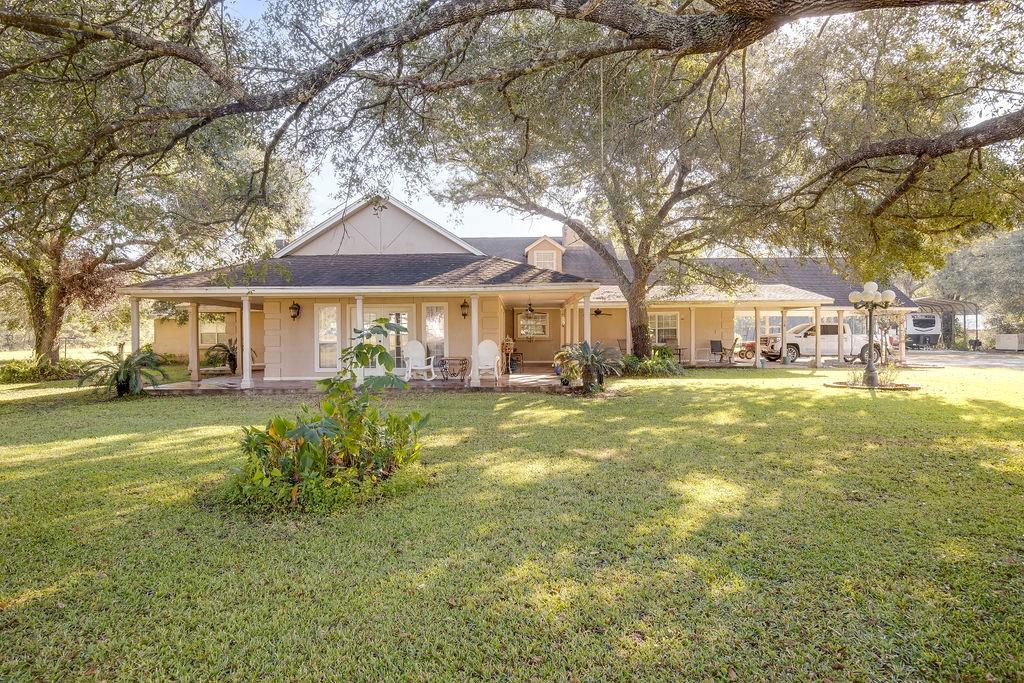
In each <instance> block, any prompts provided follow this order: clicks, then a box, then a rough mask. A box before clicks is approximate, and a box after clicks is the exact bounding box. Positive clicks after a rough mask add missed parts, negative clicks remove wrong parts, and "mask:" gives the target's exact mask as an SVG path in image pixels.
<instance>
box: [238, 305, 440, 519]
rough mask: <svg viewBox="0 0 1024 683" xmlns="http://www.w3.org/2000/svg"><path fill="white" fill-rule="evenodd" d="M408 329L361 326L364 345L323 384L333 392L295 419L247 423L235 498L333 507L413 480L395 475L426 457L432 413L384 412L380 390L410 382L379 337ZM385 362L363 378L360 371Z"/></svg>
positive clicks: (258, 505) (270, 506) (346, 355)
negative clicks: (423, 442)
mask: <svg viewBox="0 0 1024 683" xmlns="http://www.w3.org/2000/svg"><path fill="white" fill-rule="evenodd" d="M404 331H405V328H404V327H402V326H400V325H397V324H395V323H392V322H389V321H388V320H387V319H386V318H385V319H380V320H377V321H375V322H374V324H373V325H372V326H370V327H368V328H367V329H365V330H356V340H357V343H356V344H354V345H353V346H350V347H347V348H345V349H343V350H342V352H341V354H340V355H341V360H342V366H343V367H344V369H343V370H341V371H339V373H338V374H337V375H336V376H335V377H332V378H331V379H327V380H324V381H322V382H321V385H322V386H323V387H324V388H325V389H326V396H325V397H324V398H323V399H321V400H320V402H319V404H318V406H317V407H316V409H312V408H310V407H308V406H303V408H302V413H301V414H300V415H299V416H298V417H296V418H295V419H294V420H292V419H288V418H285V417H280V416H275V417H273V418H271V419H270V421H269V422H268V423H267V425H266V427H247V428H246V429H245V430H244V435H243V437H242V451H243V452H244V453H245V455H246V462H245V465H244V466H243V467H242V469H241V470H239V471H238V472H237V474H236V476H234V477H233V478H232V479H231V480H230V481H229V482H228V485H227V487H226V489H225V493H224V497H225V500H226V501H228V502H229V503H233V504H238V505H244V506H247V507H250V508H254V509H257V510H285V509H298V510H306V511H312V510H332V509H337V508H340V507H345V506H347V505H349V504H351V503H353V502H358V501H360V500H365V499H368V498H372V497H377V496H381V495H386V494H387V493H389V492H394V491H397V490H399V489H400V488H402V487H403V486H404V485H406V484H410V483H412V480H411V478H406V479H404V480H399V479H398V478H397V477H394V475H395V474H397V473H398V472H399V470H400V469H402V468H403V467H405V466H407V465H409V464H411V463H414V462H416V461H417V460H418V459H419V453H420V441H419V432H420V429H421V428H422V426H423V424H424V422H425V421H426V417H425V416H423V415H421V414H420V413H418V412H415V411H413V412H410V413H408V414H406V415H400V414H398V413H384V412H382V411H381V410H380V408H379V407H378V405H377V404H378V402H379V401H380V390H381V389H383V388H388V387H393V388H401V387H405V386H406V382H405V381H404V380H402V379H401V378H399V377H397V376H395V375H394V374H393V373H392V370H394V367H395V359H394V358H393V357H392V356H391V354H390V353H388V350H387V348H386V347H384V346H383V345H382V344H379V343H377V342H376V341H375V338H377V337H380V336H384V335H387V334H388V333H392V332H394V333H401V332H404ZM366 367H383V368H384V370H385V372H384V374H383V375H382V376H379V377H372V378H367V379H366V381H364V382H362V383H360V382H359V381H358V371H359V370H360V369H361V368H366Z"/></svg>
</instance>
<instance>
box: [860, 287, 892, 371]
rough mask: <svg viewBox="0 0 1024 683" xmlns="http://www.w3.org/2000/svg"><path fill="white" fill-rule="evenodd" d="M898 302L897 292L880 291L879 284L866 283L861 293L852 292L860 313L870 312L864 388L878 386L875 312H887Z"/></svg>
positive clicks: (889, 290)
mask: <svg viewBox="0 0 1024 683" xmlns="http://www.w3.org/2000/svg"><path fill="white" fill-rule="evenodd" d="M894 301H896V292H894V291H892V290H891V289H887V290H885V291H883V292H879V291H878V283H877V282H865V283H864V288H863V290H862V291H859V292H856V291H854V292H850V303H851V304H853V307H854V308H856V309H857V310H859V311H863V310H866V311H867V312H868V358H867V363H868V367H867V368H866V369H865V370H864V386H868V387H877V386H878V368H876V367H875V311H876V310H878V309H882V310H885V309H886V308H889V306H891V305H892V304H893V302H894Z"/></svg>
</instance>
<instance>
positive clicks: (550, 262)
mask: <svg viewBox="0 0 1024 683" xmlns="http://www.w3.org/2000/svg"><path fill="white" fill-rule="evenodd" d="M533 265H535V266H536V267H538V268H546V269H548V270H558V268H557V267H556V265H557V261H556V260H555V252H553V251H535V252H533Z"/></svg>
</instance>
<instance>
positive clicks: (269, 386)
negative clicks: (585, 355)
mask: <svg viewBox="0 0 1024 683" xmlns="http://www.w3.org/2000/svg"><path fill="white" fill-rule="evenodd" d="M252 380H253V388H252V389H242V387H241V382H242V378H241V377H239V376H237V375H222V376H219V377H204V378H203V379H201V380H200V381H198V382H192V381H190V380H186V381H184V382H169V383H167V384H158V385H157V386H155V387H146V392H147V393H149V394H151V395H154V396H186V395H199V394H203V395H208V394H214V395H215V394H295V393H320V389H318V388H317V386H316V381H315V380H281V381H269V382H268V381H266V380H264V379H263V372H262V371H259V370H256V371H253V373H252ZM480 385H481V386H479V387H471V386H469V380H460V379H448V380H445V379H441V378H440V377H438V378H437V379H435V380H432V381H426V380H422V379H416V380H412V381H411V382H409V389H410V390H411V391H498V392H517V391H532V392H540V393H561V392H563V391H566V387H563V386H562V384H561V382H560V381H559V379H558V377H557V376H556V375H555V374H554V373H550V372H549V373H541V372H524V373H515V374H513V375H502V376H501V377H499V378H498V381H497V382H495V381H494V378H492V377H482V378H481V379H480Z"/></svg>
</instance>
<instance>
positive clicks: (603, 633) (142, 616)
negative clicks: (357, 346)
mask: <svg viewBox="0 0 1024 683" xmlns="http://www.w3.org/2000/svg"><path fill="white" fill-rule="evenodd" d="M196 398H204V397H187V398H185V399H183V402H173V403H165V402H164V401H165V400H166V399H165V400H164V401H160V402H154V403H159V404H161V405H163V406H166V407H167V412H166V414H165V415H163V416H162V419H160V420H158V421H156V422H152V421H151V422H148V423H146V426H145V427H140V426H139V424H138V421H139V420H140V419H141V415H140V414H139V413H136V412H135V410H136V406H134V405H133V404H123V405H124V408H123V410H122V411H121V412H122V414H121V415H119V416H117V419H118V420H119V421H121V422H123V423H124V424H126V425H128V424H131V423H133V421H134V422H135V423H136V426H135V431H132V432H131V433H130V434H124V435H121V434H117V433H115V434H113V435H108V438H107V440H98V441H96V442H95V443H90V442H89V438H90V437H91V436H93V435H95V434H96V433H97V431H98V427H97V426H96V425H95V424H94V423H93V422H92V421H91V419H90V418H91V417H92V416H93V415H95V411H94V410H93V409H92V408H90V407H88V406H78V407H77V408H75V411H77V412H80V413H83V414H78V415H72V416H71V417H70V418H68V419H69V420H71V424H73V425H77V426H76V427H74V428H72V429H70V430H69V431H68V432H67V433H65V434H62V435H61V436H62V437H63V438H54V435H53V434H52V433H51V434H49V435H48V437H44V436H43V435H41V434H38V433H32V430H26V431H24V432H18V434H16V435H15V436H14V439H13V440H14V441H15V443H16V444H17V446H18V447H19V450H17V452H15V453H14V456H15V458H17V459H18V461H17V462H12V463H11V464H10V465H9V466H5V472H4V474H5V475H6V474H8V473H10V472H13V473H14V474H15V475H17V476H18V477H20V478H19V479H17V481H15V480H14V479H13V478H12V479H11V480H8V479H7V478H6V476H5V477H4V483H3V485H2V487H0V491H2V494H0V495H3V496H4V500H5V502H6V503H7V504H9V506H10V507H9V509H10V510H11V513H10V516H9V517H6V518H5V523H6V520H12V522H13V523H12V525H11V526H10V527H9V528H10V529H13V531H14V532H15V536H16V537H17V539H18V540H16V541H15V542H14V543H13V544H11V545H10V546H8V547H7V548H5V549H4V551H5V552H4V553H3V556H4V557H6V558H7V559H6V560H4V562H6V563H10V564H9V567H11V568H13V567H14V566H18V567H19V569H20V571H19V572H18V574H17V575H16V577H17V578H16V580H15V581H14V582H12V583H11V584H10V585H9V586H8V587H7V588H5V590H4V593H5V595H4V598H3V600H4V603H5V604H4V609H3V611H2V612H0V629H2V630H3V631H4V632H5V633H8V634H10V635H11V642H12V646H11V651H10V653H9V654H8V655H6V656H5V657H0V662H4V661H6V662H10V661H11V659H12V658H17V657H21V658H22V661H24V662H30V663H31V665H30V667H29V670H30V671H31V672H32V673H33V674H34V675H35V676H36V677H43V678H46V677H47V675H46V674H48V673H54V672H64V673H67V672H76V673H78V674H81V673H82V672H84V671H87V670H89V668H90V667H93V666H95V667H97V670H98V671H99V672H100V673H101V674H104V675H109V676H111V677H118V676H119V677H122V678H140V677H141V678H145V677H155V676H163V677H169V678H181V677H187V675H189V674H191V675H193V676H194V675H196V674H197V672H198V674H199V675H201V676H203V677H212V678H230V677H239V678H251V677H255V676H271V677H273V676H277V677H281V678H295V677H303V674H305V675H306V676H307V677H317V676H316V675H312V676H310V675H309V674H310V672H311V671H312V672H319V673H320V674H322V675H323V677H331V678H350V679H371V678H376V679H383V678H408V677H414V678H463V677H466V678H473V677H475V678H505V679H523V680H526V679H530V678H542V679H571V678H573V677H576V678H579V679H581V680H609V679H629V678H640V677H643V678H649V679H659V678H660V679H665V680H669V679H676V680H678V679H680V678H717V677H722V678H726V677H728V672H729V669H730V668H732V669H733V670H734V671H736V672H737V674H738V676H739V677H740V678H741V679H749V678H797V679H804V678H807V677H809V676H810V675H816V676H818V677H826V676H828V677H832V678H882V677H885V678H908V677H909V678H920V677H938V678H942V677H945V675H948V674H953V673H959V674H964V673H968V674H970V673H972V672H995V674H996V675H1000V674H1005V675H1008V677H1012V674H1013V673H1014V672H1015V671H1019V669H1017V668H1015V667H1018V666H1019V663H1020V660H1019V659H1017V658H1019V657H1020V645H1019V643H1020V640H1019V639H1016V640H1015V639H1014V638H1015V636H1017V635H1019V628H1020V626H1019V624H1020V622H1019V618H1015V617H1014V616H1013V614H1014V610H1019V608H1020V607H1022V605H1021V604H1020V602H1021V598H1020V595H1021V593H1020V591H1017V592H1016V593H1014V592H1013V590H1012V589H1013V587H1014V586H1019V583H1020V576H1019V572H1017V571H1016V568H1017V567H1019V563H1018V564H1014V561H1016V560H1019V552H1020V546H1019V543H1017V544H1016V545H1014V541H1013V540H1012V539H1013V538H1015V537H1016V538H1018V539H1019V538H1020V536H1021V533H1020V532H1021V531H1022V530H1021V528H1020V521H1019V517H1018V516H1015V514H1014V509H1015V508H1014V506H1015V505H1019V504H1020V502H1021V496H1022V487H1021V479H1020V472H1019V471H1013V470H1008V471H997V470H992V469H990V468H985V467H982V466H981V464H982V463H985V462H988V461H989V460H992V459H993V458H994V457H998V456H999V453H1001V452H1005V453H1009V452H1010V451H1011V449H1012V448H1013V447H1014V446H1015V445H1019V441H1020V434H1019V431H1018V430H1017V429H1016V428H1015V427H1014V426H1013V422H1014V421H1015V420H1019V419H1020V418H1021V417H1022V415H1021V412H1022V411H1021V410H1020V409H1019V408H1018V407H1016V406H1015V405H1011V404H1008V403H1003V402H1000V401H994V400H987V399H986V400H983V401H977V400H975V401H969V402H961V403H957V402H951V401H943V400H941V399H935V398H934V397H932V400H929V401H919V400H918V398H917V397H908V396H894V397H892V398H889V397H886V398H883V399H879V400H877V401H865V400H864V396H863V395H859V394H858V395H852V394H850V395H848V394H822V393H821V392H819V391H818V390H817V389H814V388H808V389H803V388H795V389H794V388H788V389H782V390H779V391H774V392H772V393H771V394H770V395H763V396H762V395H759V394H757V393H756V392H751V391H750V389H749V387H745V386H743V384H742V382H739V381H738V382H735V383H734V384H733V385H729V386H723V385H722V384H721V383H715V385H714V386H706V387H703V388H702V387H700V386H699V384H697V383H692V382H688V381H685V380H684V381H679V382H675V383H673V382H668V383H665V384H664V385H662V384H656V383H654V384H651V385H648V386H637V387H632V386H631V387H630V388H629V389H628V390H627V391H626V392H625V393H624V394H623V395H621V396H619V397H617V398H615V399H613V400H600V399H599V400H586V399H585V400H576V399H573V398H569V397H559V396H543V397H537V396H533V395H506V396H502V395H498V396H493V395H466V396H461V395H459V396H452V397H448V396H415V397H412V396H410V397H402V398H395V399H389V404H391V405H401V406H402V407H405V408H408V407H416V408H417V409H425V410H427V411H428V412H430V413H432V415H433V421H432V426H431V429H430V431H429V433H428V437H427V447H426V449H425V452H424V456H423V459H424V467H425V468H426V469H427V470H428V472H430V473H431V474H433V475H434V478H435V484H434V485H433V486H431V487H428V488H425V489H420V490H417V491H414V492H412V493H411V494H410V495H408V496H407V497H405V498H402V499H398V500H391V501H386V502H383V503H381V504H377V505H371V506H366V507H362V508H357V509H354V510H351V511H349V512H348V513H345V514H344V515H341V516H337V517H308V518H300V517H295V516H285V517H280V518H267V517H256V516H251V515H246V514H243V513H237V512H233V511H227V510H223V509H221V508H216V507H210V506H197V505H195V503H194V501H193V499H191V498H190V497H189V495H190V493H191V492H194V491H195V490H198V489H201V488H202V485H203V484H204V482H207V483H208V482H211V481H214V480H216V479H217V477H219V476H221V475H222V473H223V471H224V465H225V464H226V463H229V462H232V461H233V460H235V459H239V456H238V455H237V452H236V451H234V443H233V438H232V440H231V443H228V444H224V443H221V442H220V441H221V440H222V437H223V435H226V434H230V433H231V431H232V430H234V429H237V427H236V425H238V424H244V423H246V422H248V421H253V422H259V421H262V417H265V416H267V415H269V414H270V412H272V411H273V410H275V409H281V408H282V406H285V405H287V402H282V401H280V400H279V399H278V400H276V401H267V402H263V403H260V404H257V405H254V404H251V403H250V404H244V405H240V404H238V403H237V402H231V401H225V400H224V399H216V400H212V401H209V402H207V403H205V404H200V405H198V406H196V405H194V404H188V403H186V402H188V401H194V400H195V399H196ZM140 403H142V402H140ZM146 403H149V402H146ZM225 405H226V406H228V408H224V406H225ZM261 411H262V412H261ZM108 417H109V416H108ZM185 425H188V427H186V426H185ZM922 426H925V428H924V429H922ZM204 427H205V428H210V429H213V431H214V433H213V435H212V436H211V435H210V433H209V431H208V430H204V429H203V428H204ZM116 428H117V427H115V429H116ZM168 435H170V436H168ZM168 439H170V440H169V441H168ZM970 439H975V440H980V441H982V442H983V443H984V444H985V445H984V447H983V448H981V449H975V450H969V449H967V448H964V447H963V443H962V442H967V441H969V440H970ZM65 440H70V441H72V442H73V443H74V446H73V453H71V454H70V455H69V456H67V457H60V458H56V459H50V460H44V461H39V462H34V461H32V459H31V451H32V450H33V449H37V450H39V451H41V452H42V451H47V450H50V449H53V448H54V447H55V446H56V445H57V444H60V443H63V442H64V441H65ZM25 469H28V470H29V474H28V475H27V476H23V471H24V470H25ZM77 482H80V483H81V484H78V483H77ZM97 482H103V483H104V486H105V488H104V487H100V488H97V486H96V483H97ZM27 490H31V491H33V492H40V491H44V492H46V494H45V495H40V496H36V495H35V493H33V494H31V495H30V494H29V493H27V492H26V491H27ZM58 495H61V496H64V497H66V498H68V499H70V500H71V501H72V502H76V503H77V505H76V506H75V505H73V506H72V507H75V508H76V510H77V513H78V514H79V515H80V516H79V517H76V518H73V519H66V520H59V519H58V520H57V521H53V520H51V519H48V517H50V518H52V517H56V516H57V514H55V513H58V508H55V507H54V506H53V504H52V500H53V497H54V496H58ZM954 501H955V503H954ZM83 520H84V521H83ZM1014 534H1016V536H1014ZM1000 562H1003V563H1004V564H1000ZM1005 562H1009V564H1005ZM993 563H996V565H997V566H994V567H993V566H992V565H993ZM5 569H6V568H5ZM8 575H9V576H15V574H14V573H13V572H12V573H10V574H8ZM1000 591H1003V592H1002V593H1000ZM59 605H64V606H63V607H60V606H59ZM1015 619H1016V621H1015ZM1014 643H1016V644H1014ZM168 651H171V652H175V651H180V652H183V653H184V652H187V653H188V655H187V656H183V657H174V656H169V655H168V654H167V653H168ZM0 666H2V664H0ZM311 667H312V668H311ZM3 670H4V669H2V668H0V671H3ZM410 672H415V674H414V675H413V676H410ZM982 675H983V674H982Z"/></svg>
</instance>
